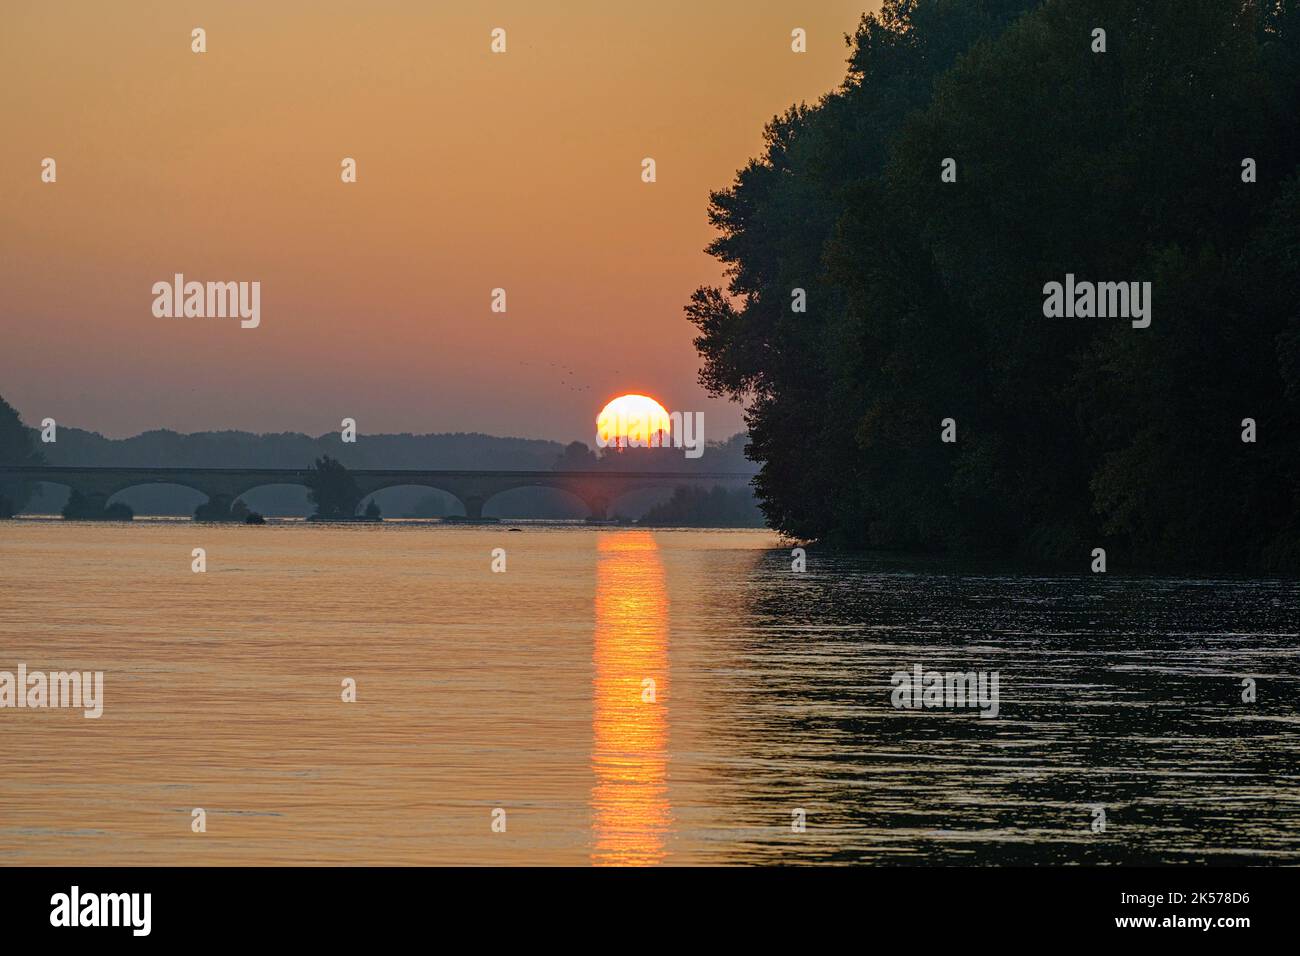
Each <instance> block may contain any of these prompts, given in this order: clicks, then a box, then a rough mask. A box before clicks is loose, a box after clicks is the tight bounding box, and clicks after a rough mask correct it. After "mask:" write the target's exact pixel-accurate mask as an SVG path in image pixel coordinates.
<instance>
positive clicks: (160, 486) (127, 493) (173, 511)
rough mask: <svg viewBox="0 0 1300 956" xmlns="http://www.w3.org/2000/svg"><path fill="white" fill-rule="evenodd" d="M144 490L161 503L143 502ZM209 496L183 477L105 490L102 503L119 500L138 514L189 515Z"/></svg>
mask: <svg viewBox="0 0 1300 956" xmlns="http://www.w3.org/2000/svg"><path fill="white" fill-rule="evenodd" d="M74 487H75V486H74ZM79 490H80V489H79ZM147 492H154V493H155V498H156V499H161V501H162V503H161V504H159V503H157V501H155V503H152V504H150V503H146V502H145V501H144V500H143V498H144V494H145V493H147ZM83 493H84V492H83ZM95 493H96V491H94V490H92V491H91V494H95ZM101 493H102V492H101ZM211 498H212V495H211V494H209V493H208V492H207V491H205V490H204V489H202V488H198V487H196V486H194V485H192V484H188V483H186V482H182V481H135V482H132V483H131V484H129V485H124V486H123V487H120V488H117V489H116V490H114V491H112V492H110V493H109V494H107V495H106V496H105V498H104V504H105V506H107V505H111V504H117V503H121V504H124V505H126V506H127V507H128V508H130V509H131V510H132V511H133V512H134V513H135V514H138V515H187V516H188V515H193V514H194V509H195V508H197V507H198V506H199V505H201V504H203V503H204V502H205V501H209V500H210V499H211Z"/></svg>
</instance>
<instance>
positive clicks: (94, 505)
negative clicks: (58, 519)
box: [63, 490, 135, 521]
mask: <svg viewBox="0 0 1300 956" xmlns="http://www.w3.org/2000/svg"><path fill="white" fill-rule="evenodd" d="M63 517H64V518H66V519H68V520H69V521H130V520H131V519H133V518H134V517H135V512H134V511H132V510H131V506H130V505H128V504H125V503H123V502H120V501H118V502H114V503H113V504H111V505H110V504H108V503H107V500H106V499H105V497H104V496H103V495H100V494H90V495H83V494H82V493H81V492H80V491H76V490H74V491H73V492H72V493H71V494H70V495H68V502H67V504H65V505H64V506H63Z"/></svg>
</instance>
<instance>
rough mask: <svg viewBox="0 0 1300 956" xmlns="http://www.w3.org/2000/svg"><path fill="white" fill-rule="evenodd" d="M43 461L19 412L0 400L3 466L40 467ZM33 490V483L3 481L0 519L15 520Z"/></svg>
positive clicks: (0, 441) (0, 485)
mask: <svg viewBox="0 0 1300 956" xmlns="http://www.w3.org/2000/svg"><path fill="white" fill-rule="evenodd" d="M43 460H44V459H43V458H42V457H41V453H40V452H39V451H38V450H37V447H36V440H35V438H34V437H33V433H32V430H31V429H29V428H27V426H25V425H24V424H23V423H22V419H21V418H19V417H18V411H17V410H16V409H15V408H14V407H13V406H12V405H10V404H9V403H8V402H6V401H5V400H4V399H3V398H0V464H4V465H39V464H41V463H42V461H43ZM34 490H35V487H34V485H33V483H32V482H26V481H5V482H0V518H12V517H13V516H14V515H15V514H17V513H18V512H19V511H21V510H22V508H23V506H24V505H26V504H27V501H28V499H29V498H31V496H32V492H33V491H34Z"/></svg>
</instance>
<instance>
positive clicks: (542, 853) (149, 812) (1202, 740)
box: [0, 520, 1300, 865]
mask: <svg viewBox="0 0 1300 956" xmlns="http://www.w3.org/2000/svg"><path fill="white" fill-rule="evenodd" d="M523 527H524V528H525V530H524V531H523V532H522V533H511V532H509V531H508V530H507V526H505V525H503V526H501V527H492V528H486V529H485V528H452V527H437V526H433V525H429V524H424V523H414V522H386V523H384V524H383V525H379V526H347V527H340V526H327V525H307V524H303V523H284V524H272V525H269V526H266V527H262V528H249V527H241V526H236V527H229V526H210V525H194V524H191V523H189V522H178V521H149V520H145V521H136V522H135V523H133V524H132V525H129V526H127V525H107V524H91V523H77V522H59V521H43V520H19V521H12V522H4V523H3V524H0V594H3V595H4V599H3V601H0V670H14V669H15V668H16V667H17V665H18V664H19V663H25V664H26V665H27V666H28V668H29V669H31V670H64V669H78V670H103V671H104V672H105V678H104V682H105V683H104V698H105V699H104V714H103V716H102V717H101V718H100V719H98V720H87V719H85V718H83V716H82V714H81V712H80V711H79V710H65V711H58V710H39V711H33V710H3V711H0V742H2V749H3V753H4V756H5V769H4V773H3V774H0V862H3V863H26V864H78V865H84V864H108V863H114V864H145V863H155V864H205V863H206V864H252V863H257V864H279V863H402V864H439V863H452V864H585V863H596V864H610V863H636V864H642V863H669V864H672V863H677V864H695V863H741V864H744V863H774V862H790V863H804V862H855V861H865V862H871V863H916V862H933V863H1020V862H1120V861H1123V862H1129V863H1132V862H1191V861H1210V862H1229V861H1235V862H1291V863H1294V862H1296V861H1297V859H1300V797H1297V792H1298V791H1297V783H1298V782H1300V781H1298V780H1297V776H1298V775H1300V771H1298V769H1297V768H1300V745H1298V744H1297V739H1296V733H1295V731H1296V728H1297V723H1300V713H1298V712H1297V700H1300V697H1298V696H1297V694H1296V687H1297V678H1298V677H1300V661H1298V659H1297V658H1298V656H1300V652H1298V651H1297V650H1296V647H1295V644H1296V642H1295V637H1296V632H1297V622H1296V617H1295V612H1294V608H1295V607H1296V606H1297V598H1298V597H1300V593H1298V592H1300V586H1298V585H1297V584H1295V583H1292V582H1282V581H1250V582H1248V581H1237V580H1215V581H1208V580H1191V579H1168V578H1151V577H1145V578H1138V577H1128V576H1124V575H1122V574H1120V573H1116V572H1114V571H1113V570H1112V573H1110V574H1108V575H1105V576H1092V575H1074V576H1068V575H1061V576H1027V575H1021V574H1012V573H1008V574H1005V575H1002V574H988V573H983V574H978V575H971V574H959V573H956V572H955V571H953V570H952V569H948V568H945V567H942V566H938V565H934V564H925V563H920V562H910V563H906V564H904V563H897V562H886V561H883V560H882V559H879V558H874V557H865V556H861V557H849V556H843V555H827V554H823V553H820V552H816V551H814V552H812V553H810V555H809V570H808V572H807V573H806V574H794V573H792V572H791V570H790V552H789V549H788V548H785V547H782V546H781V545H780V542H779V541H778V539H777V538H776V537H775V536H774V535H772V534H770V533H767V532H755V531H725V532H723V531H717V532H714V531H653V532H652V531H647V530H639V529H618V530H614V529H610V530H591V529H585V528H558V527H541V526H527V525H525V526H523ZM199 546H201V547H204V548H206V549H207V561H208V570H207V573H205V574H194V573H192V571H191V570H190V562H191V557H190V553H191V550H192V549H193V548H194V547H199ZM496 547H504V548H506V550H507V556H508V557H507V561H508V565H507V567H508V570H507V571H506V573H504V574H494V573H492V572H491V570H490V561H491V551H492V549H493V548H496ZM917 663H919V664H921V665H922V666H923V667H925V668H927V669H930V668H933V669H938V670H997V671H999V673H1000V675H1001V681H1000V692H1001V702H1000V714H999V719H997V720H981V719H979V718H978V716H977V714H976V712H975V711H960V712H951V711H936V710H929V711H906V710H896V709H894V708H893V707H892V706H891V705H890V691H891V687H890V676H891V675H892V674H893V673H894V672H895V671H898V670H910V669H911V667H912V665H913V664H917ZM1247 676H1249V677H1253V678H1255V679H1256V681H1257V682H1258V693H1259V699H1258V701H1257V702H1256V703H1255V704H1244V703H1242V701H1241V699H1240V695H1241V686H1240V684H1241V679H1242V678H1243V677H1247ZM347 677H351V678H354V679H355V680H356V682H357V694H358V701H357V702H356V703H355V704H345V703H343V702H342V701H341V699H340V693H341V681H342V680H343V679H344V678H347ZM647 678H648V679H651V680H653V681H654V694H655V701H654V703H649V702H646V701H645V700H644V699H643V696H644V695H645V693H646V684H645V681H646V679H647ZM1098 805H1102V806H1105V807H1106V812H1107V829H1106V831H1105V832H1104V833H1094V832H1092V829H1091V824H1092V820H1093V815H1092V811H1091V808H1092V807H1094V806H1098ZM195 807H202V808H204V809H205V810H206V811H207V832H206V833H203V834H194V833H191V831H190V819H191V818H190V813H191V810H192V809H193V808H195ZM497 807H500V808H504V809H505V810H506V813H507V830H506V832H505V833H494V832H492V830H491V826H490V824H491V813H492V810H493V808H497ZM795 808H803V809H804V810H805V811H806V813H807V831H806V832H804V833H794V832H792V831H791V811H792V810H793V809H795Z"/></svg>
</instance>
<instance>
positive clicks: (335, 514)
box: [304, 455, 361, 518]
mask: <svg viewBox="0 0 1300 956" xmlns="http://www.w3.org/2000/svg"><path fill="white" fill-rule="evenodd" d="M304 483H305V484H306V485H307V497H308V499H309V500H310V501H311V503H312V504H314V505H315V506H316V514H318V515H320V516H321V517H322V518H350V517H352V516H353V515H355V514H356V512H357V505H358V503H360V501H361V492H360V491H359V490H358V489H357V483H356V480H355V479H354V478H353V477H352V475H351V473H350V472H349V471H348V470H347V468H346V467H344V466H343V464H342V463H341V462H339V461H336V460H335V459H333V458H331V457H330V456H329V455H323V456H322V457H320V458H317V459H316V461H315V462H314V463H313V464H312V466H311V468H310V469H309V470H308V474H307V478H306V480H305V482H304Z"/></svg>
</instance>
